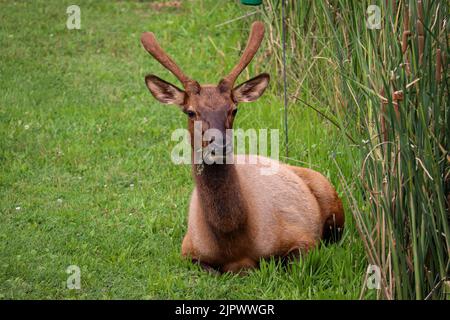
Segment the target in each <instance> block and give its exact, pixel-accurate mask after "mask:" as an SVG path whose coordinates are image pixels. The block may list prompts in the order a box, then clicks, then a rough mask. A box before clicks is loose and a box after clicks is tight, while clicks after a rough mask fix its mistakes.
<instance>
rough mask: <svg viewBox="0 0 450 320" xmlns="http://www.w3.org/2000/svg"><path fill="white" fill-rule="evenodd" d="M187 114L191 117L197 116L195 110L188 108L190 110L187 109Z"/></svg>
mask: <svg viewBox="0 0 450 320" xmlns="http://www.w3.org/2000/svg"><path fill="white" fill-rule="evenodd" d="M186 114H187V115H188V117H189V118H191V119H192V118H194V117H195V112H194V111H190V110H188V111H186Z"/></svg>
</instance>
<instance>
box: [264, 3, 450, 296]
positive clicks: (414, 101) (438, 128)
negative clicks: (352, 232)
mask: <svg viewBox="0 0 450 320" xmlns="http://www.w3.org/2000/svg"><path fill="white" fill-rule="evenodd" d="M370 4H371V3H369V1H352V0H328V1H320V2H315V1H307V2H300V1H299V2H297V1H292V2H291V1H288V3H287V17H288V19H287V25H288V37H287V39H288V48H290V49H289V51H288V64H289V73H288V76H289V80H290V81H289V87H290V93H291V96H294V97H298V96H301V93H302V92H303V91H304V90H306V91H309V95H308V97H309V98H310V99H311V101H312V102H311V104H313V105H319V106H333V107H332V108H331V109H330V108H328V109H326V113H327V114H328V117H329V118H330V119H331V120H333V121H334V124H335V125H337V126H339V127H340V129H341V130H344V131H345V132H346V134H347V135H348V136H351V137H352V141H360V143H358V146H359V149H360V151H361V153H360V155H361V156H360V161H359V163H356V165H357V166H358V168H355V169H358V170H359V171H360V174H359V179H358V181H349V179H348V178H347V179H346V178H345V177H343V176H342V180H341V181H342V184H343V188H344V190H345V191H346V194H347V200H348V202H349V205H350V207H351V210H352V214H353V217H354V219H355V221H356V226H357V228H358V231H359V233H360V236H361V238H362V241H363V242H364V245H365V248H366V252H367V257H368V260H369V262H370V263H371V264H374V265H377V266H379V267H380V270H381V290H379V297H380V298H386V299H395V298H397V299H438V298H444V297H445V285H444V283H445V281H447V280H448V277H449V266H450V260H449V253H450V251H449V250H450V230H449V191H450V156H449V150H450V149H449V141H450V130H449V122H450V117H449V105H448V101H449V97H448V88H449V77H448V68H447V67H448V65H447V57H448V54H449V33H448V28H449V26H448V25H447V23H448V17H447V13H448V12H449V4H448V2H446V1H436V0H428V1H425V0H424V1H421V0H416V1H413V0H409V1H380V2H379V6H380V9H381V28H380V29H370V28H368V27H367V26H366V21H367V19H368V16H367V8H368V6H369V5H370ZM280 5H281V1H277V0H268V1H266V5H265V15H264V16H265V18H266V19H267V22H268V23H270V24H271V29H270V39H269V48H270V47H272V48H273V55H272V56H273V62H274V65H276V66H277V68H280V67H281V59H280V55H279V54H278V53H277V52H279V51H280V39H281V35H280V30H281V29H280V28H281V27H280V26H281V19H280V17H281V14H280ZM319 60H320V61H322V62H325V64H326V65H324V64H320V63H318V61H319ZM305 79H306V80H305ZM305 83H306V86H305ZM327 83H328V86H326V84H327ZM319 111H320V110H319ZM354 184H358V185H359V186H360V187H361V189H362V192H363V194H364V195H365V198H366V203H367V205H361V204H360V203H359V202H358V201H356V196H355V194H354V188H353V187H350V185H354Z"/></svg>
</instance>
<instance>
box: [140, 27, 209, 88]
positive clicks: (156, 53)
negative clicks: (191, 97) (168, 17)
mask: <svg viewBox="0 0 450 320" xmlns="http://www.w3.org/2000/svg"><path fill="white" fill-rule="evenodd" d="M141 42H142V45H143V46H144V48H145V50H147V51H148V52H149V53H150V54H151V55H152V56H153V58H155V59H156V60H158V61H159V63H161V64H162V65H163V66H164V67H165V68H166V69H168V70H169V71H170V72H172V73H173V74H174V75H175V76H176V77H177V78H178V80H180V81H181V83H182V84H183V87H184V88H185V89H186V91H188V92H198V91H199V90H200V85H199V84H198V82H197V81H195V80H192V79H190V78H189V77H188V76H186V75H185V74H184V73H183V71H181V69H180V67H178V65H177V64H176V63H175V61H173V60H172V58H171V57H170V56H169V55H168V54H167V53H166V52H165V51H164V50H163V49H162V48H161V46H160V45H159V44H158V41H156V38H155V35H154V34H153V33H152V32H144V33H143V34H142V36H141Z"/></svg>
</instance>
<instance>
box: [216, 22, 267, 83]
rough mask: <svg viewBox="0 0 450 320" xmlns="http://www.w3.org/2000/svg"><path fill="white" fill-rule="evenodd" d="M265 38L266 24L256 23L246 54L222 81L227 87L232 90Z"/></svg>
mask: <svg viewBox="0 0 450 320" xmlns="http://www.w3.org/2000/svg"><path fill="white" fill-rule="evenodd" d="M263 37H264V23H262V22H261V21H255V22H253V24H252V30H251V32H250V35H249V37H248V40H247V46H246V47H245V50H244V53H243V54H242V56H241V59H240V60H239V63H238V64H237V65H235V66H234V68H233V70H231V72H230V73H229V74H228V75H227V76H226V77H225V78H224V79H223V80H222V81H221V82H222V83H224V84H226V86H227V87H228V88H229V89H231V88H232V87H233V85H234V82H235V81H236V79H237V77H238V76H239V75H240V74H241V72H242V71H243V70H244V69H245V67H247V65H248V64H249V63H250V61H252V59H253V57H254V56H255V54H256V52H257V51H258V49H259V46H260V45H261V42H262V40H263Z"/></svg>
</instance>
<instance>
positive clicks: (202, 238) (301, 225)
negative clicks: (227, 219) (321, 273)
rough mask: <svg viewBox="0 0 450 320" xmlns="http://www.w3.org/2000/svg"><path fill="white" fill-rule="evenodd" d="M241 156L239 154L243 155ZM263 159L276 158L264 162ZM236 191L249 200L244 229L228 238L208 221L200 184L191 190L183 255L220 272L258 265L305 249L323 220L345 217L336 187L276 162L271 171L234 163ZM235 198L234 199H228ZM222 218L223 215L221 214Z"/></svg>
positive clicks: (319, 232) (315, 239) (319, 235)
mask: <svg viewBox="0 0 450 320" xmlns="http://www.w3.org/2000/svg"><path fill="white" fill-rule="evenodd" d="M241 157H242V156H241ZM265 161H274V160H268V159H266V160H265ZM231 166H234V167H235V168H236V172H237V178H238V180H239V186H240V188H241V190H240V192H241V193H243V194H245V201H246V202H247V204H248V212H245V213H243V214H244V215H245V216H246V217H247V220H246V226H247V227H246V228H245V230H239V233H238V234H235V235H234V234H232V231H230V230H227V233H228V234H229V236H227V235H226V234H225V235H221V234H219V235H218V234H217V233H220V231H218V230H217V229H216V228H215V227H214V226H212V225H211V224H210V223H209V222H208V215H209V214H210V212H208V211H207V210H204V209H203V208H202V205H201V201H202V199H201V198H200V196H199V191H198V187H196V188H195V189H194V191H193V193H192V197H191V203H190V207H189V223H188V231H187V234H186V236H185V238H184V241H183V245H182V254H183V255H184V256H188V257H190V258H192V259H194V260H198V261H200V262H202V263H204V264H207V265H209V266H211V267H213V268H216V269H218V270H220V271H223V272H227V271H232V272H238V271H240V270H242V269H247V268H252V267H256V266H257V265H258V262H259V260H260V259H261V258H268V257H271V256H279V257H282V256H286V255H288V254H289V253H291V252H294V251H298V250H300V251H303V252H305V251H307V250H308V249H309V248H312V247H314V246H315V245H317V244H318V242H319V241H320V240H321V239H322V235H323V229H324V225H325V222H326V221H330V218H331V221H333V215H334V216H335V221H338V222H339V223H340V224H339V226H341V227H342V224H343V222H344V216H343V211H342V205H341V201H340V199H339V198H338V197H337V194H336V192H335V191H334V188H333V187H332V186H331V184H330V183H329V182H328V180H327V179H326V178H325V177H323V176H322V175H321V174H320V173H318V172H315V171H313V170H310V169H305V168H299V167H293V166H289V165H284V164H280V166H279V170H278V172H277V173H276V174H274V175H261V174H260V168H261V165H260V164H236V165H231ZM230 201H234V199H230ZM223 215H224V216H226V215H227V213H226V212H223Z"/></svg>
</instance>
